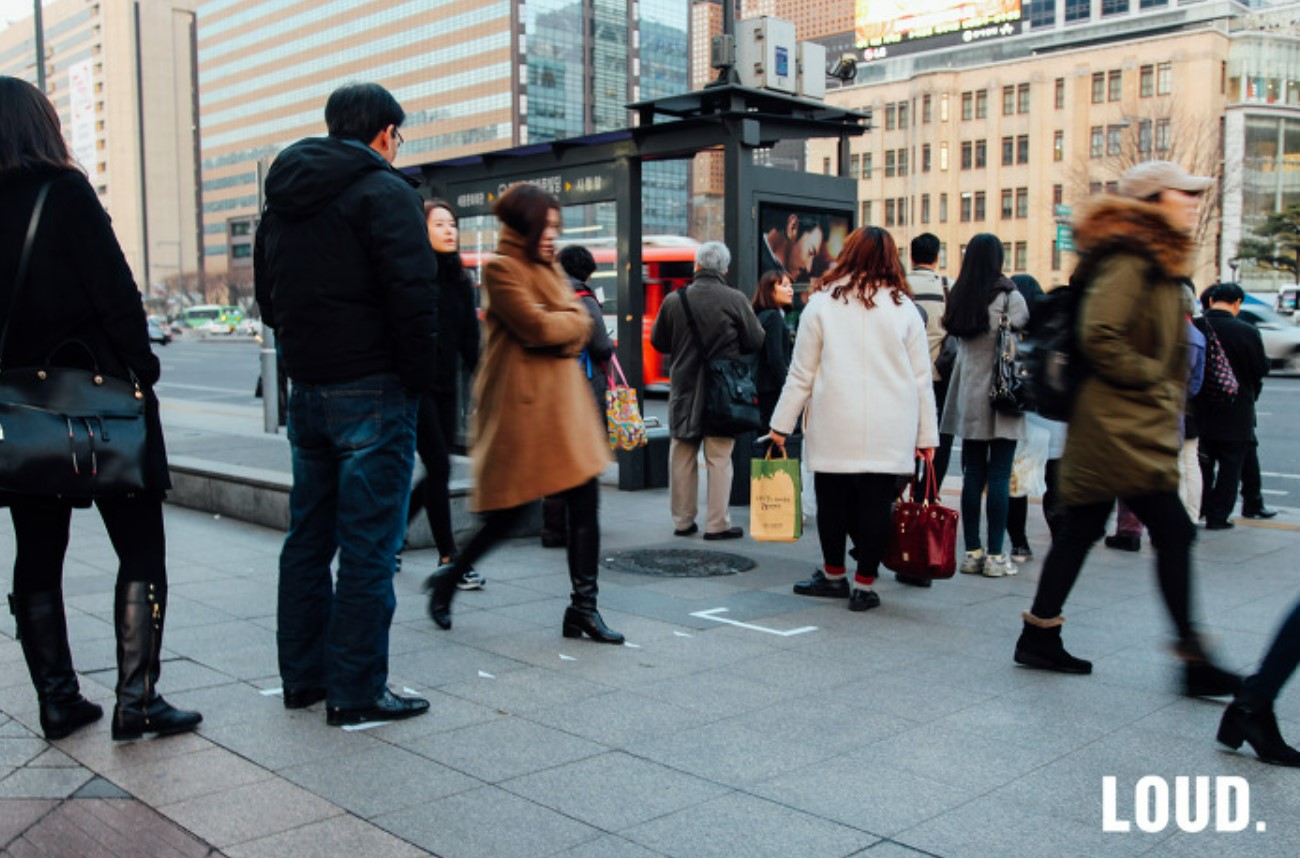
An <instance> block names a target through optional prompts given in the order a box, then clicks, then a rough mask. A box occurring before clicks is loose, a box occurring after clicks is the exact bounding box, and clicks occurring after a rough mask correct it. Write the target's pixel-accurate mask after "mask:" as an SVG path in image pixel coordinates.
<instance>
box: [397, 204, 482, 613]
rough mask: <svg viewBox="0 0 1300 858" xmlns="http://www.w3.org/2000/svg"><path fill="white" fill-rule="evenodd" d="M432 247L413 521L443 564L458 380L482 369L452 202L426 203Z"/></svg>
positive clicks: (466, 585) (467, 585)
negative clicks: (423, 525)
mask: <svg viewBox="0 0 1300 858" xmlns="http://www.w3.org/2000/svg"><path fill="white" fill-rule="evenodd" d="M424 220H425V224H426V225H427V227H428V229H429V243H430V244H432V245H433V252H434V254H435V255H436V256H437V257H438V362H437V366H436V367H435V368H434V387H433V391H432V393H429V394H426V395H423V396H421V397H420V412H419V418H418V420H417V422H416V429H415V449H416V451H417V452H418V453H419V454H420V461H421V462H423V463H424V469H425V471H426V475H425V477H424V479H423V480H421V481H420V483H419V485H417V486H416V487H415V491H414V492H412V495H411V510H410V513H409V517H410V518H412V519H414V518H415V516H416V515H419V512H420V508H421V507H423V508H424V512H425V515H427V516H428V518H429V530H430V531H432V533H433V542H434V544H435V545H436V546H437V547H438V556H439V558H440V561H439V562H440V563H450V562H451V560H452V558H454V557H455V556H456V536H455V534H454V533H452V529H451V496H450V495H449V494H448V489H447V487H448V483H449V482H450V480H451V447H452V443H453V442H454V441H455V439H456V430H457V429H458V428H459V427H460V396H459V393H460V379H461V374H462V372H465V373H472V372H473V371H474V368H475V367H476V366H477V365H478V349H479V330H478V315H477V313H476V312H475V310H474V281H473V278H471V277H470V275H469V272H468V271H466V270H465V265H464V263H463V262H462V261H461V258H460V252H459V251H460V227H459V225H458V224H457V222H456V212H455V211H454V210H453V209H452V207H451V204H450V203H447V202H444V201H443V200H432V201H430V202H426V203H425V204H424ZM457 586H458V587H459V588H460V589H462V590H477V589H479V588H481V587H482V586H483V576H482V575H480V574H478V572H476V571H475V570H474V568H473V567H472V566H471V567H467V568H466V569H465V571H464V573H463V575H462V576H461V580H460V581H459V582H458V584H457Z"/></svg>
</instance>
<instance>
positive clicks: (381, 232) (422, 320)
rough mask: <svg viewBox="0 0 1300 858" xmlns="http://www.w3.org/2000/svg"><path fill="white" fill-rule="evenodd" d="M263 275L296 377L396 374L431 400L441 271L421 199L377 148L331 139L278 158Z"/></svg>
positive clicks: (260, 248)
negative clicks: (438, 278) (431, 241)
mask: <svg viewBox="0 0 1300 858" xmlns="http://www.w3.org/2000/svg"><path fill="white" fill-rule="evenodd" d="M254 268H255V273H256V285H257V302H258V304H259V305H261V310H262V319H263V321H264V322H265V323H266V324H268V325H270V326H271V327H272V328H274V329H275V332H276V335H277V336H278V338H279V344H280V349H281V353H282V355H283V357H284V363H285V369H286V371H287V372H288V374H289V378H291V379H293V380H294V381H296V382H301V383H306V384H339V383H342V382H345V381H352V380H354V379H358V378H362V377H364V376H367V375H375V374H379V373H396V374H398V375H400V377H401V380H402V384H403V386H405V387H406V388H407V389H408V390H410V391H413V392H426V391H429V390H431V389H432V387H433V383H434V368H435V366H436V363H437V355H436V342H435V332H436V331H437V316H438V302H437V295H436V289H437V286H436V283H435V277H436V274H437V269H438V263H437V260H436V258H435V257H434V253H433V248H432V247H430V246H429V235H428V232H427V229H426V227H425V225H424V213H423V209H422V206H421V202H420V197H419V195H418V194H416V192H415V190H414V189H413V188H412V187H411V185H410V183H409V182H408V181H407V179H406V178H405V177H404V176H402V174H400V173H398V172H397V171H396V170H394V169H393V168H392V167H391V166H390V165H389V164H388V163H387V162H386V161H384V160H383V159H382V158H381V157H379V155H378V154H377V153H375V152H374V151H372V150H371V149H370V148H369V147H367V146H365V145H363V144H359V143H355V142H354V141H347V140H341V139H337V138H334V137H323V138H309V139H307V140H302V141H300V142H298V143H295V144H294V145H292V146H290V147H289V148H288V149H286V150H284V151H283V152H281V153H280V155H279V157H277V158H276V159H275V163H274V164H272V165H271V169H270V171H269V172H268V173H267V176H266V210H265V211H264V212H263V214H262V222H261V224H260V225H259V226H258V230H257V241H256V245H255V247H254Z"/></svg>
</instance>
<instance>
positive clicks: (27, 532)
mask: <svg viewBox="0 0 1300 858" xmlns="http://www.w3.org/2000/svg"><path fill="white" fill-rule="evenodd" d="M95 506H96V508H97V509H98V510H99V516H100V518H102V519H103V520H104V529H105V530H107V531H108V539H109V541H110V542H111V543H112V544H113V551H115V552H116V553H117V564H118V565H117V581H118V583H119V584H121V583H125V582H127V581H146V582H149V583H153V584H166V583H167V539H166V536H165V533H164V530H163V512H162V498H160V497H158V496H156V495H137V496H135V497H129V498H112V499H105V500H98V501H95ZM9 516H10V518H12V519H13V523H14V541H15V543H16V544H17V545H16V548H17V550H16V552H15V557H14V595H15V596H20V597H22V596H30V595H32V594H34V593H45V592H49V591H52V590H62V589H63V558H64V555H65V554H67V551H68V532H69V526H70V525H71V523H72V505H71V504H69V503H67V502H65V501H61V500H58V499H56V498H27V499H23V500H18V501H14V503H13V504H12V505H11V506H10V507H9Z"/></svg>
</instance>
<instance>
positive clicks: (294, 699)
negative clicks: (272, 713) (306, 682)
mask: <svg viewBox="0 0 1300 858" xmlns="http://www.w3.org/2000/svg"><path fill="white" fill-rule="evenodd" d="M324 699H325V689H324V688H315V687H308V688H286V689H285V690H284V708H285V709H306V708H307V707H308V706H311V705H312V704H313V703H319V702H321V701H322V700H324Z"/></svg>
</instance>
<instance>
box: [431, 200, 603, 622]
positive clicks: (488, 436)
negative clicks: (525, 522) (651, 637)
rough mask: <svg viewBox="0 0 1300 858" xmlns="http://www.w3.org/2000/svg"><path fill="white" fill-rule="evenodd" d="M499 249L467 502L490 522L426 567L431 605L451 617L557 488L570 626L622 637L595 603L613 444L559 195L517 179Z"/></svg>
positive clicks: (434, 612)
mask: <svg viewBox="0 0 1300 858" xmlns="http://www.w3.org/2000/svg"><path fill="white" fill-rule="evenodd" d="M494 213H495V214H496V216H497V219H498V220H499V221H500V222H501V238H500V241H499V243H498V245H497V254H498V255H497V257H496V258H494V259H492V260H491V261H490V262H488V264H487V267H486V268H484V270H483V290H484V293H485V305H484V324H485V328H486V331H487V338H486V347H485V348H484V351H483V362H482V365H481V367H480V369H479V375H478V379H477V380H476V381H475V384H474V401H475V405H476V408H475V412H474V429H473V442H472V446H471V448H470V456H471V458H472V460H473V477H474V487H473V494H472V496H471V504H472V507H473V509H474V510H475V511H476V512H479V513H482V514H483V518H484V521H483V526H482V527H481V528H479V530H478V531H477V532H476V533H475V534H474V536H473V537H472V538H471V539H470V541H469V544H468V545H466V546H465V549H464V550H463V551H462V552H461V554H460V556H458V557H456V558H455V559H454V560H453V561H452V562H451V563H448V564H446V565H444V566H441V567H439V568H438V571H436V572H434V573H433V574H432V575H430V576H429V580H428V581H427V582H426V585H425V586H426V588H427V589H428V590H429V616H430V617H431V618H432V619H433V621H434V623H436V624H437V625H438V627H439V628H442V629H450V628H451V603H452V597H453V596H454V595H455V594H456V582H457V581H459V580H460V574H461V572H462V570H463V569H464V568H465V567H467V566H470V565H472V564H473V563H475V562H476V561H478V559H479V558H480V557H482V556H483V555H484V554H485V553H487V551H489V550H490V549H491V548H493V547H494V546H496V545H497V543H499V542H500V541H501V540H503V539H505V538H506V537H507V536H508V535H509V534H510V531H511V530H512V529H513V528H514V526H515V525H516V524H517V523H518V522H519V520H520V519H521V518H522V517H523V516H524V514H525V513H526V512H527V510H528V508H529V505H530V504H531V503H532V502H533V501H536V500H538V499H539V498H541V497H544V496H547V495H551V496H558V497H560V498H562V499H563V501H564V503H565V505H566V507H567V510H566V513H567V517H568V533H567V534H566V536H567V551H568V561H569V581H570V584H571V585H572V588H573V589H572V593H571V594H570V597H569V607H568V608H566V609H565V612H564V623H563V625H562V627H561V629H562V632H563V634H564V636H565V637H567V638H576V637H581V636H583V635H586V636H587V637H589V638H591V639H592V640H594V641H597V642H600V643H612V644H621V643H622V642H623V635H621V634H619V633H618V632H616V631H614V630H613V629H611V628H609V627H608V626H607V625H605V621H604V620H603V619H602V618H601V616H600V612H599V611H597V610H596V595H597V584H596V574H597V572H598V569H599V565H600V521H599V516H598V507H599V502H600V483H599V482H598V480H597V478H598V477H599V476H600V474H601V472H603V471H604V470H605V466H606V465H607V464H608V463H609V461H610V453H609V444H608V443H607V440H606V435H605V433H604V432H603V431H602V428H601V422H600V420H599V419H598V412H597V411H596V410H595V408H594V406H593V403H592V396H591V388H590V387H589V386H588V384H587V379H586V378H585V377H584V375H583V372H582V370H581V369H580V368H579V365H578V361H577V360H576V358H577V357H578V355H579V354H581V353H582V350H583V349H584V348H585V347H586V346H587V343H588V342H589V341H590V339H591V326H592V319H591V316H590V314H589V313H588V312H587V310H586V308H585V307H583V305H582V302H581V301H579V299H578V297H577V296H576V295H574V292H573V289H572V288H571V287H570V286H569V284H568V283H567V282H566V281H565V278H564V276H563V274H562V273H561V272H560V269H559V268H557V267H556V265H555V254H556V246H555V243H556V240H557V239H558V238H559V236H560V227H561V220H560V203H559V201H558V200H556V199H555V197H553V196H551V195H550V194H548V193H546V192H545V191H543V190H542V189H541V188H539V187H537V186H536V185H528V184H518V185H515V186H514V187H512V188H511V189H510V190H508V191H506V193H505V194H503V195H502V196H501V197H500V198H499V199H498V200H497V202H496V205H495V208H494Z"/></svg>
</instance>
